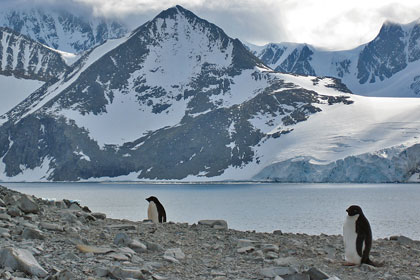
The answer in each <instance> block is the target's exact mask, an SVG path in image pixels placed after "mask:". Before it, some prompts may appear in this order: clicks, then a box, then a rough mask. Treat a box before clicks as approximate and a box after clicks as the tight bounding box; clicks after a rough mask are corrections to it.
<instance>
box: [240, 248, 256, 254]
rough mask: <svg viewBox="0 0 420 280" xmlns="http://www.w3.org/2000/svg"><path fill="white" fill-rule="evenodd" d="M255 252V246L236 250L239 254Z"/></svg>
mask: <svg viewBox="0 0 420 280" xmlns="http://www.w3.org/2000/svg"><path fill="white" fill-rule="evenodd" d="M253 251H255V247H253V246H246V247H241V248H239V249H237V250H236V252H237V253H239V254H245V253H251V252H253Z"/></svg>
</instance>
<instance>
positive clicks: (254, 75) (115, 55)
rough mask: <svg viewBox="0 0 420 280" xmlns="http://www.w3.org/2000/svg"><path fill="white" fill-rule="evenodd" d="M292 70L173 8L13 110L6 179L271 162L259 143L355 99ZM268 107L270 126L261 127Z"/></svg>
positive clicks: (192, 170)
mask: <svg viewBox="0 0 420 280" xmlns="http://www.w3.org/2000/svg"><path fill="white" fill-rule="evenodd" d="M292 79H294V77H293V76H289V75H282V74H279V73H275V72H273V71H272V70H271V69H269V68H267V67H266V66H264V65H263V64H262V63H261V61H259V60H258V59H257V58H256V57H255V56H253V55H252V54H250V53H249V52H248V51H247V50H246V49H245V47H244V46H243V45H242V43H241V42H240V41H239V40H237V39H232V38H230V37H228V36H227V35H226V34H225V33H224V32H223V30H221V29H220V28H218V27H217V26H215V25H214V24H211V23H209V22H207V21H206V20H203V19H201V18H199V17H197V16H196V15H194V14H193V13H191V12H190V11H188V10H186V9H184V8H182V7H180V6H176V7H173V8H170V9H168V10H166V11H163V12H162V13H160V14H159V15H158V16H156V17H155V18H154V19H153V20H152V21H149V22H147V23H145V24H144V25H142V26H140V27H139V28H137V29H136V30H134V31H133V32H132V33H131V35H129V36H127V37H125V38H121V39H118V40H114V41H109V42H107V43H105V44H103V45H101V46H99V47H97V48H95V49H93V50H92V51H90V52H89V53H87V54H86V55H85V56H84V57H82V58H81V59H80V60H79V61H78V62H77V63H75V64H74V65H72V67H71V68H70V69H69V70H68V71H67V72H66V74H65V75H64V76H63V77H62V78H61V79H59V80H50V81H49V82H47V83H46V84H45V85H44V86H43V87H42V88H40V89H39V90H37V91H36V92H34V93H33V94H32V95H31V96H30V97H28V98H27V99H26V100H25V101H24V102H22V103H21V104H19V105H18V106H17V107H15V108H14V109H13V110H11V111H10V112H8V113H7V114H6V115H4V116H3V118H2V120H1V121H0V122H2V126H1V127H0V147H1V148H0V158H1V159H2V162H3V163H4V165H3V168H4V169H3V170H4V174H5V175H6V177H3V178H5V179H7V177H10V178H19V176H20V174H25V172H26V173H28V172H29V173H31V172H34V170H37V172H38V174H39V176H38V175H35V176H38V177H37V178H38V179H37V180H56V181H66V180H70V181H74V180H81V179H89V178H102V177H111V178H115V177H121V176H127V175H129V176H133V178H134V179H178V180H179V179H186V178H187V177H188V176H191V175H192V176H198V177H203V178H212V177H215V176H219V175H221V174H223V173H224V171H225V170H226V169H227V168H229V167H233V168H238V169H241V168H242V167H244V166H246V165H247V164H249V163H251V162H254V163H256V164H259V163H260V162H262V161H263V159H262V157H263V156H264V155H261V156H257V155H256V154H255V152H254V151H253V150H254V148H253V147H255V146H257V145H260V144H261V143H263V142H264V141H266V140H268V139H276V138H278V137H279V136H281V135H282V134H287V133H289V132H290V131H291V130H292V129H290V128H288V126H291V125H294V124H296V123H298V122H301V121H305V120H306V119H308V118H309V116H310V115H312V114H315V113H317V112H319V111H321V109H320V108H319V107H318V104H330V105H331V106H332V105H333V104H344V105H345V104H351V103H352V101H349V100H348V99H349V92H348V90H347V88H346V87H345V86H344V85H343V84H341V83H340V82H339V81H338V80H334V79H323V80H321V79H317V78H315V77H312V78H309V80H308V82H309V85H310V87H309V88H308V87H306V86H303V85H302V84H301V83H303V84H305V83H306V80H305V81H300V80H299V79H297V80H293V81H292ZM302 79H306V77H303V78H302ZM320 92H321V93H320ZM127 115H129V116H130V120H129V121H127V119H126V116H127ZM260 115H264V116H269V117H270V121H268V122H267V124H265V126H268V127H271V128H270V129H269V130H267V131H262V130H261V128H260V127H259V125H256V123H255V122H258V121H257V120H258V119H259V118H260ZM254 120H255V121H254ZM29 131H30V133H28V132H29ZM22 150H25V151H26V152H25V154H22V152H21V151H22ZM215 154H216V155H217V157H214V155H215ZM35 174H36V172H35Z"/></svg>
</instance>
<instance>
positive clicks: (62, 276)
mask: <svg viewBox="0 0 420 280" xmlns="http://www.w3.org/2000/svg"><path fill="white" fill-rule="evenodd" d="M72 279H76V276H75V275H74V274H73V273H72V272H71V271H68V270H67V269H64V270H62V271H60V272H57V273H56V274H55V275H54V280H72Z"/></svg>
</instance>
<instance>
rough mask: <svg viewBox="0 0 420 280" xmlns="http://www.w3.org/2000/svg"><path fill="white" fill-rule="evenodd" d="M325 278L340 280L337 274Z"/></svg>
mask: <svg viewBox="0 0 420 280" xmlns="http://www.w3.org/2000/svg"><path fill="white" fill-rule="evenodd" d="M327 280H340V278H338V277H337V276H331V277H330V278H328V279H327Z"/></svg>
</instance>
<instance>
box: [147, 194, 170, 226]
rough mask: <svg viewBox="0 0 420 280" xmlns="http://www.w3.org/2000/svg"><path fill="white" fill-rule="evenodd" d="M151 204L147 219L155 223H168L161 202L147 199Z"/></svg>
mask: <svg viewBox="0 0 420 280" xmlns="http://www.w3.org/2000/svg"><path fill="white" fill-rule="evenodd" d="M146 200H147V201H148V202H149V208H148V209H147V218H148V219H149V220H152V221H153V222H154V223H166V212H165V208H163V205H162V204H161V203H160V202H159V200H158V199H157V198H156V197H154V196H151V197H149V198H146Z"/></svg>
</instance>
